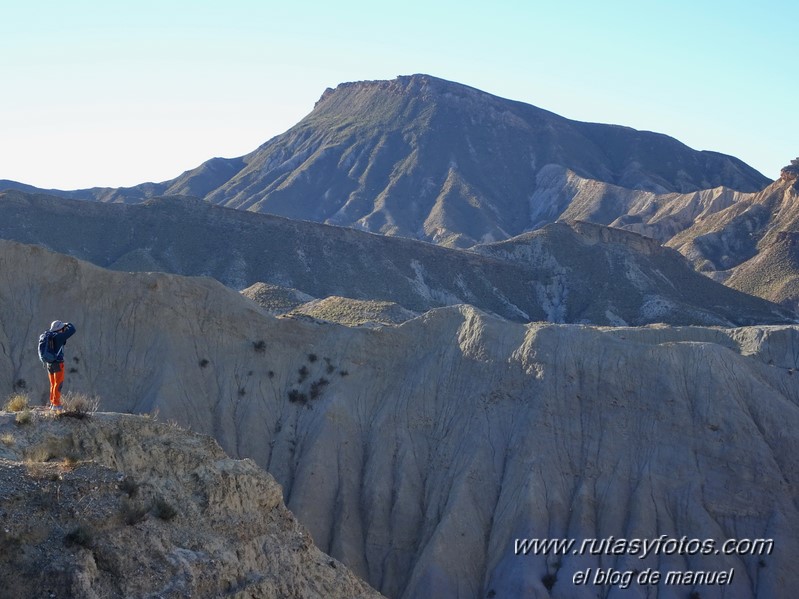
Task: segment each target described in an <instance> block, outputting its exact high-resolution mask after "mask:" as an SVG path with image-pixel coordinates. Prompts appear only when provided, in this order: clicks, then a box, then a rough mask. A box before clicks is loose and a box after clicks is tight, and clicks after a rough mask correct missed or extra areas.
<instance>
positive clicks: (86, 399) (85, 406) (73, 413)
mask: <svg viewBox="0 0 799 599" xmlns="http://www.w3.org/2000/svg"><path fill="white" fill-rule="evenodd" d="M61 405H62V406H63V407H64V411H63V412H62V413H61V416H69V417H72V418H86V417H87V416H90V415H91V414H94V413H95V412H96V411H97V408H98V407H99V406H100V398H99V397H90V396H88V395H86V394H85V393H75V392H72V391H70V392H68V393H66V394H65V395H64V397H63V398H62V399H61Z"/></svg>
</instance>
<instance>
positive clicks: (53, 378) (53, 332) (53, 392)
mask: <svg viewBox="0 0 799 599" xmlns="http://www.w3.org/2000/svg"><path fill="white" fill-rule="evenodd" d="M74 334H75V325H73V324H72V323H69V322H61V321H60V320H54V321H53V323H52V324H51V325H50V330H48V331H45V332H44V333H42V334H41V336H40V337H39V359H40V360H41V361H42V363H43V364H44V365H45V366H46V367H47V373H48V377H49V378H50V409H51V410H61V409H62V408H61V386H62V385H63V384H64V345H66V343H67V339H69V338H70V337H72V335H74Z"/></svg>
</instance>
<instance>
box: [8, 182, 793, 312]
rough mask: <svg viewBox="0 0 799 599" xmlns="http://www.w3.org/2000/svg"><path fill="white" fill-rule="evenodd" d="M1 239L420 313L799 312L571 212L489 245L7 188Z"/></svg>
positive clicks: (196, 205) (178, 201)
mask: <svg viewBox="0 0 799 599" xmlns="http://www.w3.org/2000/svg"><path fill="white" fill-rule="evenodd" d="M0 211H2V213H3V214H4V215H5V218H4V219H3V220H2V221H0V238H5V239H13V240H16V241H21V242H24V243H36V244H40V245H43V246H45V247H48V248H50V249H53V250H55V251H58V252H61V253H65V254H69V255H72V256H75V257H78V258H81V259H85V260H89V261H91V262H93V263H95V264H98V265H100V266H105V267H110V268H113V269H116V270H127V271H153V270H158V271H165V272H172V273H177V274H184V275H202V276H211V277H214V278H216V279H217V280H219V281H221V282H223V283H225V284H226V285H228V286H230V287H234V288H236V289H244V288H245V287H249V286H251V285H253V284H255V283H258V282H262V283H268V284H271V285H279V286H281V287H289V288H294V289H296V290H298V291H301V292H303V293H305V294H308V295H309V296H311V297H313V298H319V299H323V298H326V297H329V296H342V297H347V298H353V299H358V300H380V301H386V302H394V303H396V304H399V305H400V306H402V307H404V308H406V309H408V310H412V311H414V312H423V311H426V310H430V309H431V308H435V307H440V306H446V305H453V304H461V303H463V304H471V305H473V306H476V307H478V308H480V309H481V310H485V311H488V312H493V313H495V314H498V315H500V316H503V317H504V318H507V319H510V320H516V321H525V322H526V321H535V320H551V321H555V322H588V323H595V324H622V323H626V324H636V325H637V324H646V323H651V322H668V323H672V324H717V325H729V324H753V323H775V322H792V321H793V319H794V318H795V317H794V316H793V315H792V314H791V313H790V312H789V311H788V310H781V309H778V308H777V307H776V306H774V305H773V304H770V303H768V302H765V301H763V300H760V299H757V298H753V297H750V296H747V295H745V294H741V293H738V292H736V291H733V290H730V289H728V288H725V287H724V286H722V285H720V284H717V283H715V282H713V281H711V280H709V279H706V278H705V277H702V276H701V275H698V274H697V273H695V272H694V271H693V270H691V268H690V267H689V266H688V265H687V264H686V262H685V260H684V259H683V258H682V257H681V256H680V255H679V254H678V253H677V252H675V251H673V250H669V249H665V248H662V247H660V246H659V245H658V244H657V243H655V242H653V241H651V240H648V239H646V238H644V237H641V236H639V235H636V234H634V233H628V232H624V231H619V230H610V229H607V228H605V227H599V226H589V225H587V224H571V225H569V224H565V223H558V224H554V225H550V226H548V227H546V228H545V229H543V230H541V231H538V232H534V233H530V234H526V235H525V236H522V237H520V238H517V239H512V240H509V241H507V242H505V243H501V244H496V245H493V246H492V245H489V246H485V247H482V248H480V253H477V252H470V251H464V250H453V249H448V248H442V247H439V246H435V245H432V244H428V243H423V242H419V241H413V240H409V239H401V238H395V237H384V236H380V235H372V234H368V233H364V232H361V231H354V230H352V229H347V228H343V227H332V226H329V225H320V224H317V223H310V222H303V221H293V220H288V219H285V218H281V217H276V216H271V215H266V214H254V213H251V212H247V211H239V210H231V209H225V208H221V207H219V206H213V205H211V204H208V203H206V202H201V201H199V200H188V199H186V198H161V199H154V200H150V201H148V202H146V203H145V204H140V205H125V204H103V203H87V202H80V201H70V200H65V199H59V198H52V197H48V196H42V195H30V194H23V193H20V192H5V193H3V194H0Z"/></svg>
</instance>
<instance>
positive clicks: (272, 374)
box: [266, 370, 275, 379]
mask: <svg viewBox="0 0 799 599" xmlns="http://www.w3.org/2000/svg"><path fill="white" fill-rule="evenodd" d="M266 375H267V376H268V377H269V378H270V379H273V378H275V371H274V370H270V371H269V372H267V373H266Z"/></svg>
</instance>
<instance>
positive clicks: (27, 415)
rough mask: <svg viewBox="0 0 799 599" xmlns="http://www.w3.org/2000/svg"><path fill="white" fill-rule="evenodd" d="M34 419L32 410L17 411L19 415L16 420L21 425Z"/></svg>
mask: <svg viewBox="0 0 799 599" xmlns="http://www.w3.org/2000/svg"><path fill="white" fill-rule="evenodd" d="M32 420H33V414H32V413H31V411H30V410H22V411H21V412H17V417H16V418H15V421H16V423H17V424H19V425H24V424H30V423H31V421H32Z"/></svg>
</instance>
